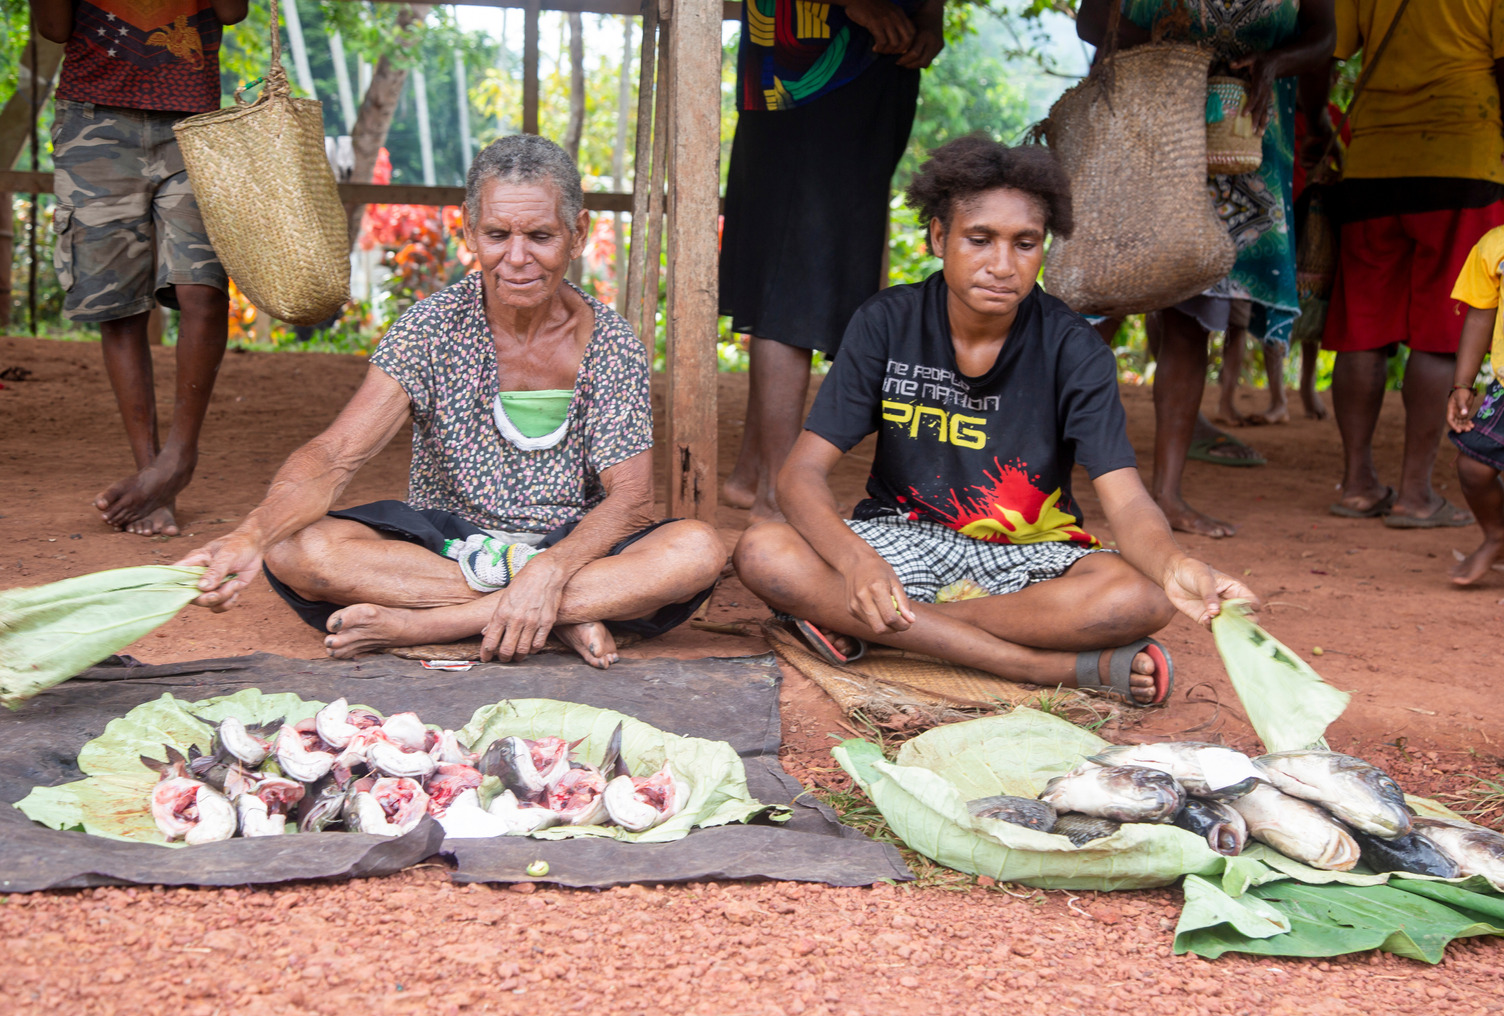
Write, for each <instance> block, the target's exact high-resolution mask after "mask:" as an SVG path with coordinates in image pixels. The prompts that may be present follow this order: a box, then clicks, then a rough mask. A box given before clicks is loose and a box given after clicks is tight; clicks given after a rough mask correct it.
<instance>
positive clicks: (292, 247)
mask: <svg viewBox="0 0 1504 1016" xmlns="http://www.w3.org/2000/svg"><path fill="white" fill-rule="evenodd" d="M271 26H272V27H271V44H272V59H271V68H270V69H269V70H268V71H267V72H266V83H265V84H264V85H263V86H262V90H261V95H260V96H259V97H257V99H256V101H255V102H246V101H245V100H243V99H242V98H241V90H240V89H237V90H236V92H235V105H233V106H227V107H226V108H224V109H220V110H215V111H214V112H212V113H203V114H200V115H198V116H191V117H188V118H187V119H186V120H183V121H181V122H179V123H178V124H177V125H176V126H174V127H173V131H174V132H175V133H176V134H177V138H178V147H180V148H181V149H182V150H183V162H184V164H185V165H186V166H187V167H188V182H189V183H190V184H191V185H192V187H193V194H194V197H195V198H197V200H198V206H199V210H200V211H201V212H202V213H203V217H204V226H205V227H206V228H207V229H208V232H209V241H210V243H212V244H213V245H214V252H215V254H217V255H218V256H219V260H220V261H221V263H223V264H224V266H225V271H226V272H227V273H228V274H229V276H230V278H231V279H233V280H234V281H235V285H237V286H238V287H240V290H241V292H243V293H245V295H246V296H247V297H248V298H249V299H250V301H251V302H252V303H254V304H255V305H256V306H257V307H259V308H260V309H262V310H263V311H265V312H267V313H268V314H270V315H271V316H272V317H274V318H278V319H280V320H282V321H286V322H289V323H290V324H295V325H315V324H318V323H320V322H322V321H325V320H327V319H328V318H330V317H331V316H333V315H334V314H336V313H337V312H338V311H339V309H340V307H342V306H343V305H344V303H345V301H346V300H348V299H349V298H350V235H349V226H348V225H347V222H346V219H345V210H344V207H343V206H342V205H341V204H340V201H339V191H338V190H337V189H336V186H335V182H334V172H333V170H331V169H330V168H329V161H328V158H327V157H326V155H325V154H324V114H323V106H322V104H321V103H319V102H316V101H314V100H312V99H294V98H292V95H291V89H290V88H289V86H288V83H287V72H286V71H284V70H283V69H282V44H281V40H280V38H279V34H280V33H279V32H278V31H277V0H272V5H271Z"/></svg>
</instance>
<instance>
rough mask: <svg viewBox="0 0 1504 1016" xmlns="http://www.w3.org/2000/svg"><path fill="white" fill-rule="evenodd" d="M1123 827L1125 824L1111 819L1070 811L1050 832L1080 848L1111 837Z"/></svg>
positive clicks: (1062, 816) (1058, 820)
mask: <svg viewBox="0 0 1504 1016" xmlns="http://www.w3.org/2000/svg"><path fill="white" fill-rule="evenodd" d="M1122 825H1123V823H1121V822H1114V821H1113V820H1112V819H1110V818H1096V817H1095V816H1092V815H1082V814H1080V813H1078V812H1074V811H1068V812H1066V813H1065V814H1064V815H1061V816H1060V817H1059V818H1058V819H1056V821H1055V828H1054V829H1052V830H1050V831H1051V832H1053V833H1055V834H1056V835H1057V836H1064V837H1065V838H1066V839H1068V840H1070V841H1071V842H1072V843H1074V844H1075V845H1076V846H1078V847H1084V846H1085V845H1086V844H1088V843H1090V842H1091V841H1092V840H1100V839H1102V838H1103V837H1104V836H1111V835H1112V834H1113V833H1115V832H1117V831H1118V830H1119V829H1120V828H1122Z"/></svg>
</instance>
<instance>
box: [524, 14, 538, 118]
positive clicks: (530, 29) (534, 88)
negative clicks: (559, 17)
mask: <svg viewBox="0 0 1504 1016" xmlns="http://www.w3.org/2000/svg"><path fill="white" fill-rule="evenodd" d="M539 9H540V6H539V0H528V3H527V10H526V13H525V14H524V15H523V18H522V132H523V133H524V134H537V133H538V11H539Z"/></svg>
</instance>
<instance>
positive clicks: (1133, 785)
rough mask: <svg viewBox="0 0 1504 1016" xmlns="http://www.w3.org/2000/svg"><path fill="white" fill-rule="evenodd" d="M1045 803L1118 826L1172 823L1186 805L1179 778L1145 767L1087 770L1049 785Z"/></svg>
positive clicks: (1044, 795)
mask: <svg viewBox="0 0 1504 1016" xmlns="http://www.w3.org/2000/svg"><path fill="white" fill-rule="evenodd" d="M1039 799H1040V800H1041V801H1045V802H1047V803H1049V804H1050V805H1052V806H1054V808H1055V810H1056V811H1057V812H1066V811H1075V812H1080V813H1081V814H1083V815H1094V816H1096V817H1097V818H1110V819H1113V820H1114V821H1117V822H1168V821H1169V820H1170V816H1171V815H1174V814H1175V813H1176V812H1177V811H1179V810H1180V806H1181V804H1182V803H1184V801H1185V791H1184V790H1183V789H1181V786H1180V784H1179V783H1177V782H1175V777H1173V776H1171V775H1170V774H1169V773H1167V772H1164V771H1162V770H1159V769H1145V768H1144V767H1142V766H1096V765H1090V766H1083V767H1080V768H1077V769H1074V770H1072V771H1071V772H1068V773H1066V774H1065V775H1064V776H1057V777H1055V778H1054V779H1053V780H1051V781H1050V782H1049V783H1047V784H1045V788H1044V793H1042V794H1040V795H1039Z"/></svg>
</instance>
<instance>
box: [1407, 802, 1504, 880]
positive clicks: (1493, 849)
mask: <svg viewBox="0 0 1504 1016" xmlns="http://www.w3.org/2000/svg"><path fill="white" fill-rule="evenodd" d="M1414 825H1415V831H1416V832H1418V833H1420V834H1421V835H1423V836H1425V838H1426V839H1428V840H1430V841H1431V842H1432V843H1434V844H1436V846H1437V847H1439V848H1441V851H1442V853H1444V854H1446V855H1447V856H1448V857H1449V858H1451V859H1452V861H1453V862H1454V863H1456V865H1457V872H1458V874H1459V875H1482V876H1483V877H1484V878H1486V879H1488V882H1489V884H1490V885H1492V886H1493V887H1494V888H1495V889H1497V890H1499V891H1500V892H1504V835H1500V834H1499V833H1496V832H1494V831H1493V830H1492V829H1485V828H1484V827H1483V826H1480V825H1474V824H1473V823H1471V822H1462V821H1459V820H1457V819H1450V818H1417V819H1416V820H1415V823H1414Z"/></svg>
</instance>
